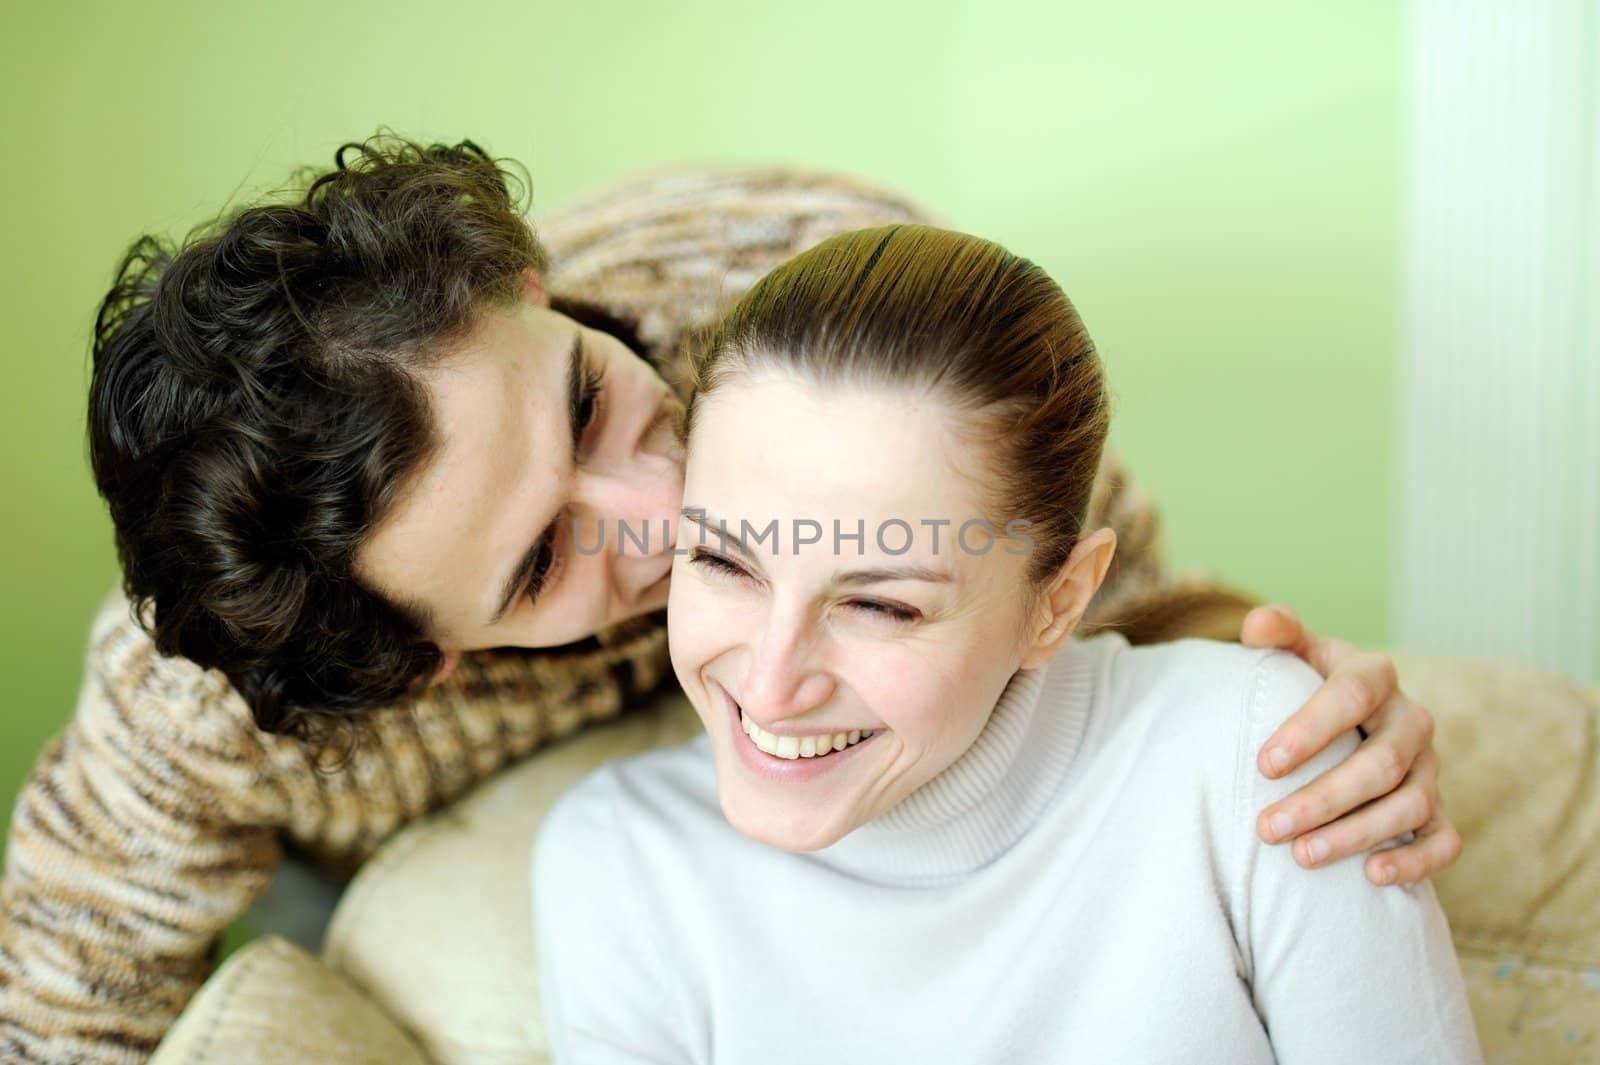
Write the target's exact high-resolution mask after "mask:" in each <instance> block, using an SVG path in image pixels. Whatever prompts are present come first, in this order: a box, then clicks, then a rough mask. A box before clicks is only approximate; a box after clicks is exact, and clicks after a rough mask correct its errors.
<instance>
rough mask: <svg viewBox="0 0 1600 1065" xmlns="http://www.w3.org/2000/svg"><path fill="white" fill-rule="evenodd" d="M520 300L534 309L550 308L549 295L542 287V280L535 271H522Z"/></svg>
mask: <svg viewBox="0 0 1600 1065" xmlns="http://www.w3.org/2000/svg"><path fill="white" fill-rule="evenodd" d="M522 298H523V299H524V300H526V301H527V302H529V303H531V304H533V305H534V306H535V307H548V306H550V293H549V292H548V291H547V290H546V289H545V287H544V278H542V277H540V276H539V272H538V271H537V270H524V271H522Z"/></svg>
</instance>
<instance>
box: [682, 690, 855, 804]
mask: <svg viewBox="0 0 1600 1065" xmlns="http://www.w3.org/2000/svg"><path fill="white" fill-rule="evenodd" d="M713 683H714V682H713ZM714 686H715V688H716V691H717V694H718V695H719V696H720V697H721V699H722V702H723V704H724V706H725V708H726V709H727V719H728V727H729V729H730V730H731V733H730V737H731V739H732V741H733V746H734V749H735V750H737V751H738V752H739V760H740V761H741V762H743V763H744V765H745V767H746V768H747V769H749V770H750V771H751V772H752V773H754V774H756V775H757V776H759V777H762V778H764V779H766V780H772V781H776V782H779V783H785V784H795V783H802V782H805V781H809V780H815V779H816V778H818V777H820V776H822V775H823V774H824V773H827V772H829V771H830V770H833V769H837V768H839V767H840V766H843V765H846V764H848V763H850V762H852V761H855V757H854V756H855V755H856V753H857V752H858V751H859V750H860V749H861V748H863V747H866V746H868V745H869V744H870V743H871V742H872V741H873V740H874V739H876V738H877V737H878V736H879V734H880V733H882V732H883V731H884V730H883V729H875V730H872V731H871V732H863V731H861V730H851V731H850V732H845V733H828V734H827V735H826V736H824V735H823V734H821V733H818V734H815V735H814V736H807V737H805V738H804V739H800V740H797V739H796V738H795V737H793V736H788V737H782V736H777V735H775V734H773V733H769V732H767V731H766V730H765V729H763V728H762V727H761V726H760V725H758V724H756V723H755V721H754V720H752V719H751V718H749V717H748V716H746V715H745V714H744V713H743V711H742V710H741V709H740V706H739V704H738V702H737V701H736V700H735V699H734V698H733V696H732V695H730V694H728V690H727V689H726V688H724V687H723V686H722V685H720V684H715V685H714ZM851 737H854V739H852V738H851ZM841 738H842V739H843V740H844V745H843V747H842V748H841V747H840V745H839V740H840V739H841ZM824 739H826V741H827V747H828V750H829V751H830V752H831V753H828V754H821V753H818V748H819V747H820V746H821V745H822V743H823V741H824ZM806 741H810V746H811V749H812V751H813V753H812V754H810V755H806V754H804V753H803V751H804V746H805V744H806ZM763 745H765V746H767V747H771V748H774V750H773V751H768V750H765V749H763ZM790 746H793V747H794V753H793V754H790V753H789V750H788V748H789V747H790Z"/></svg>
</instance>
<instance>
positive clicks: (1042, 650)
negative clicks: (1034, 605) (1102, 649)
mask: <svg viewBox="0 0 1600 1065" xmlns="http://www.w3.org/2000/svg"><path fill="white" fill-rule="evenodd" d="M1116 551H1117V534H1116V532H1115V531H1114V530H1111V529H1098V530H1096V531H1095V532H1092V533H1090V534H1089V535H1088V536H1085V537H1083V538H1081V539H1080V540H1079V541H1078V542H1077V544H1076V545H1075V546H1074V547H1073V548H1072V553H1071V554H1070V555H1068V556H1067V560H1066V562H1064V563H1062V564H1061V569H1060V570H1058V571H1057V573H1056V576H1055V578H1054V580H1052V581H1051V582H1050V585H1049V587H1047V588H1046V589H1045V591H1044V594H1043V595H1041V596H1040V597H1039V598H1040V601H1039V607H1038V611H1037V613H1036V614H1035V615H1034V618H1033V619H1032V621H1031V622H1030V624H1029V637H1030V639H1029V641H1028V646H1027V647H1026V648H1024V650H1023V654H1022V663H1021V668H1023V669H1037V668H1038V667H1039V666H1042V665H1044V664H1045V663H1047V662H1049V661H1050V660H1051V659H1052V658H1054V657H1055V656H1056V652H1057V651H1059V650H1061V645H1062V644H1063V643H1065V642H1066V640H1067V637H1068V636H1071V635H1072V630H1073V629H1075V628H1077V627H1078V622H1079V621H1080V620H1081V619H1082V618H1083V612H1084V611H1085V610H1087V609H1089V600H1091V599H1093V598H1094V593H1095V592H1097V591H1099V590H1100V584H1101V582H1102V581H1104V580H1105V579H1106V571H1107V570H1109V569H1110V568H1111V556H1112V555H1114V554H1116Z"/></svg>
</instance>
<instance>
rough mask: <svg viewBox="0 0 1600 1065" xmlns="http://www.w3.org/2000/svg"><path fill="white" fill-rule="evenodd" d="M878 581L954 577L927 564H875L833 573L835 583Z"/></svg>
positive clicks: (939, 581) (947, 579)
mask: <svg viewBox="0 0 1600 1065" xmlns="http://www.w3.org/2000/svg"><path fill="white" fill-rule="evenodd" d="M880 581H931V582H933V583H935V584H951V583H954V581H955V578H954V577H953V576H951V575H950V574H949V573H946V572H945V571H944V570H938V569H929V568H928V567H927V566H875V567H873V568H871V569H852V570H846V571H844V572H843V573H835V574H834V575H833V583H835V584H852V585H854V584H877V583H879V582H880Z"/></svg>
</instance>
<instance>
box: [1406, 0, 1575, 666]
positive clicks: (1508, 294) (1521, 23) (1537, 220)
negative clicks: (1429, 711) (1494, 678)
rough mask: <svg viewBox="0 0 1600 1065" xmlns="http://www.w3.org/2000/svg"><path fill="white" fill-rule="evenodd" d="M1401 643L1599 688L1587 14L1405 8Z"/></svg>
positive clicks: (1421, 3)
mask: <svg viewBox="0 0 1600 1065" xmlns="http://www.w3.org/2000/svg"><path fill="white" fill-rule="evenodd" d="M1407 18H1408V25H1407V33H1406V38H1405V43H1404V51H1403V57H1402V61H1403V62H1404V63H1405V64H1406V68H1407V70H1406V75H1407V76H1406V78H1405V79H1404V84H1405V86H1406V89H1407V91H1408V94H1409V99H1408V100H1407V104H1406V127H1405V128H1406V136H1407V144H1406V145H1405V148H1404V151H1403V152H1402V158H1403V159H1405V160H1406V163H1407V172H1406V174H1405V177H1404V182H1405V184H1404V188H1403V192H1402V195H1403V197H1404V199H1403V210H1404V214H1403V217H1404V219H1405V256H1406V261H1405V264H1404V270H1403V271H1402V277H1403V280H1404V284H1405V285H1406V291H1405V293H1404V296H1403V299H1402V304H1401V305H1402V330H1403V332H1402V336H1401V347H1402V357H1401V380H1400V389H1401V392H1400V401H1399V404H1398V408H1399V411H1400V417H1401V419H1402V424H1401V427H1400V433H1399V436H1398V439H1399V440H1400V442H1401V448H1402V454H1401V462H1400V464H1399V469H1400V473H1399V477H1398V484H1397V500H1396V516H1397V519H1398V520H1397V530H1398V532H1397V537H1396V540H1397V542H1396V550H1395V584H1394V592H1395V594H1394V596H1393V599H1392V602H1393V604H1394V606H1393V610H1394V617H1393V618H1392V624H1391V631H1392V633H1393V634H1394V636H1395V637H1396V640H1397V642H1398V643H1399V644H1401V645H1402V646H1411V647H1426V648H1435V649H1441V650H1455V651H1465V652H1471V653H1479V654H1509V655H1516V656H1520V657H1524V658H1531V659H1535V660H1539V661H1543V662H1545V663H1547V664H1549V665H1552V666H1554V667H1556V668H1558V669H1560V670H1561V671H1563V672H1565V673H1567V674H1569V675H1571V676H1574V677H1577V678H1579V679H1583V680H1587V681H1591V682H1600V71H1597V63H1600V56H1597V53H1600V0H1413V2H1412V3H1411V4H1410V6H1409V8H1408V12H1407Z"/></svg>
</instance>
